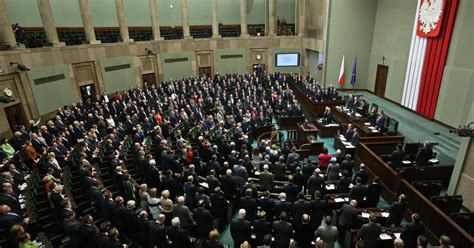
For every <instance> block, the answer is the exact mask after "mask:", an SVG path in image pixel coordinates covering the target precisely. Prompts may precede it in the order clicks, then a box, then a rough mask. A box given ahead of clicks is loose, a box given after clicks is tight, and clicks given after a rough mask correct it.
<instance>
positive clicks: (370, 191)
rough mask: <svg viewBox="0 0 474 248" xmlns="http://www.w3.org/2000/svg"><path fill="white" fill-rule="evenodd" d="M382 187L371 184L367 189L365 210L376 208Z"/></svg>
mask: <svg viewBox="0 0 474 248" xmlns="http://www.w3.org/2000/svg"><path fill="white" fill-rule="evenodd" d="M382 190H383V188H382V186H381V185H380V184H378V183H373V184H371V185H369V186H368V187H367V199H366V200H365V206H364V207H366V208H371V207H377V203H379V198H380V194H381V193H382Z"/></svg>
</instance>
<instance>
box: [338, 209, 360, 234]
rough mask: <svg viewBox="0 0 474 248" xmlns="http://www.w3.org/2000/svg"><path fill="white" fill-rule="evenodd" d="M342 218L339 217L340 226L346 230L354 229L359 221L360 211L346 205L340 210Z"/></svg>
mask: <svg viewBox="0 0 474 248" xmlns="http://www.w3.org/2000/svg"><path fill="white" fill-rule="evenodd" d="M338 212H339V214H340V216H339V225H341V226H343V227H345V228H352V227H353V226H354V223H355V222H356V220H357V215H358V214H359V211H358V210H357V209H355V208H353V207H352V206H351V205H349V204H344V205H342V207H341V208H340V209H339V210H338Z"/></svg>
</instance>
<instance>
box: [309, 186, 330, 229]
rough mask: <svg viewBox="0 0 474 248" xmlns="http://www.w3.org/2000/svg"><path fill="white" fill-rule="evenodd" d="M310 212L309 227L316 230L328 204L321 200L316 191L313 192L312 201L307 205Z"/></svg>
mask: <svg viewBox="0 0 474 248" xmlns="http://www.w3.org/2000/svg"><path fill="white" fill-rule="evenodd" d="M309 208H310V211H311V225H312V226H313V229H316V228H318V227H319V225H321V221H322V219H323V216H324V215H326V211H327V209H328V204H327V202H326V200H324V199H322V198H321V191H319V190H316V191H315V192H314V199H313V200H312V201H311V202H310V203H309Z"/></svg>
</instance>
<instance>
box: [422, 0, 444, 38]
mask: <svg viewBox="0 0 474 248" xmlns="http://www.w3.org/2000/svg"><path fill="white" fill-rule="evenodd" d="M442 13H443V0H423V4H422V5H421V7H420V12H419V13H418V14H419V17H418V20H419V22H420V31H422V32H423V33H425V34H427V33H429V32H431V31H433V30H435V29H436V27H437V26H438V22H439V21H440V20H439V19H440V17H441V14H442Z"/></svg>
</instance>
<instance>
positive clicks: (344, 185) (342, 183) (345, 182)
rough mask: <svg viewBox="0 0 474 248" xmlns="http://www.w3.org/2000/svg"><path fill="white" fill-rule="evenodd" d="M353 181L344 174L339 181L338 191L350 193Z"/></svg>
mask: <svg viewBox="0 0 474 248" xmlns="http://www.w3.org/2000/svg"><path fill="white" fill-rule="evenodd" d="M351 183H352V180H351V178H350V177H346V176H342V177H341V178H339V181H337V186H336V191H337V192H338V193H349V192H350V191H351V190H350V188H349V186H350V184H351Z"/></svg>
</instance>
